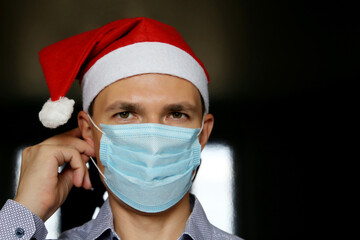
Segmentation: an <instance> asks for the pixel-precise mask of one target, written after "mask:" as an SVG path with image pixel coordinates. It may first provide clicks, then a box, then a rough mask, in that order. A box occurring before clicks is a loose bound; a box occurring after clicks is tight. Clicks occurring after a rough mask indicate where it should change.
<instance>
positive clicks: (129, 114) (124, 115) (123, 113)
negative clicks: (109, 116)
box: [115, 111, 133, 119]
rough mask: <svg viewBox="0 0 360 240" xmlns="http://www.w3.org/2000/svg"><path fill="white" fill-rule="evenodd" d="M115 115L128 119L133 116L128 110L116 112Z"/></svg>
mask: <svg viewBox="0 0 360 240" xmlns="http://www.w3.org/2000/svg"><path fill="white" fill-rule="evenodd" d="M115 116H116V117H118V118H121V119H129V118H132V117H133V114H132V113H131V112H129V111H125V112H119V113H116V114H115Z"/></svg>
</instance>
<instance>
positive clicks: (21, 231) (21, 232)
mask: <svg viewBox="0 0 360 240" xmlns="http://www.w3.org/2000/svg"><path fill="white" fill-rule="evenodd" d="M15 235H16V236H17V237H18V238H22V237H23V236H24V235H25V230H24V229H22V228H17V229H16V230H15Z"/></svg>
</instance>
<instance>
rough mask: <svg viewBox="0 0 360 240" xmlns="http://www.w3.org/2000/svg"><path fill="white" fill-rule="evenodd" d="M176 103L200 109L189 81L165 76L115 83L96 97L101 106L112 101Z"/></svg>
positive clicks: (137, 77) (197, 94) (154, 75)
mask: <svg viewBox="0 0 360 240" xmlns="http://www.w3.org/2000/svg"><path fill="white" fill-rule="evenodd" d="M121 100H123V101H124V100H125V101H130V102H138V103H144V104H145V103H160V102H167V103H176V102H179V101H181V102H183V101H187V102H189V103H192V104H194V105H199V107H200V108H201V97H200V93H199V91H198V89H197V88H196V87H195V86H194V85H193V84H192V83H191V82H189V81H187V80H184V79H182V78H178V77H174V76H170V75H165V74H143V75H137V76H133V77H129V78H125V79H121V80H119V81H116V82H114V83H112V84H110V85H109V86H107V87H106V88H104V89H103V90H102V91H101V92H100V93H99V94H98V96H97V97H96V102H101V106H105V105H109V104H111V103H113V102H114V101H121Z"/></svg>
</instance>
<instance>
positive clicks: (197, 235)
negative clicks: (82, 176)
mask: <svg viewBox="0 0 360 240" xmlns="http://www.w3.org/2000/svg"><path fill="white" fill-rule="evenodd" d="M190 203H191V208H192V211H191V214H190V217H189V218H188V220H187V222H186V226H185V230H184V232H183V234H182V235H181V236H180V238H179V240H182V239H186V236H187V237H190V238H191V239H192V240H208V239H211V233H212V225H211V223H210V222H209V220H208V219H207V217H206V214H205V211H204V209H203V207H202V206H201V204H200V202H199V200H198V199H197V198H196V197H195V196H194V195H192V194H190ZM91 222H92V224H91V226H90V225H89V228H91V229H88V230H89V231H87V232H88V233H89V235H88V237H87V238H86V239H102V238H100V237H103V236H105V235H107V234H108V233H107V230H110V231H109V232H110V234H111V235H112V236H113V237H115V236H116V237H117V238H118V239H120V238H119V237H118V235H117V234H116V232H115V230H114V223H113V215H112V212H111V208H110V204H109V200H108V199H107V200H106V201H105V202H104V204H103V206H102V207H101V209H100V211H99V214H98V215H97V217H96V218H95V219H94V220H93V221H91Z"/></svg>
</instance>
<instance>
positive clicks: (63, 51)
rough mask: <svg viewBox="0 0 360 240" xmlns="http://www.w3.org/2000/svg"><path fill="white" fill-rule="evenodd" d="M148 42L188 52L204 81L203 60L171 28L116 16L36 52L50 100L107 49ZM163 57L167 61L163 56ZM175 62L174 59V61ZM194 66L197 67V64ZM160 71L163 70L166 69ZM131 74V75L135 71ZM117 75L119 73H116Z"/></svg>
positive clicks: (152, 22) (144, 20)
mask: <svg viewBox="0 0 360 240" xmlns="http://www.w3.org/2000/svg"><path fill="white" fill-rule="evenodd" d="M152 42H154V43H164V44H168V45H171V46H173V47H175V48H178V49H179V50H180V51H182V52H185V53H186V54H187V55H189V56H190V57H185V58H192V59H193V60H195V62H196V64H197V65H199V66H200V68H201V69H202V70H201V71H202V72H203V73H204V75H205V77H201V78H206V82H208V81H209V76H208V73H207V71H206V69H205V67H204V65H203V63H202V62H201V61H200V60H199V59H198V58H197V57H196V56H195V54H194V53H193V51H192V50H191V48H190V47H189V46H188V45H187V44H186V42H185V41H184V39H183V38H182V37H181V35H180V34H179V33H178V32H177V30H176V29H175V28H173V27H171V26H169V25H166V24H163V23H161V22H158V21H156V20H153V19H150V18H145V17H138V18H129V19H122V20H117V21H114V22H111V23H109V24H106V25H105V26H103V27H100V28H97V29H95V30H91V31H87V32H84V33H81V34H78V35H75V36H73V37H70V38H67V39H64V40H62V41H60V42H57V43H55V44H52V45H50V46H48V47H46V48H44V49H43V50H41V51H40V52H39V57H40V64H41V66H42V69H43V72H44V76H45V79H46V82H47V85H48V88H49V91H50V96H51V100H52V101H58V100H59V99H61V98H63V97H65V96H66V93H67V92H68V90H69V89H70V87H71V84H72V83H73V81H74V80H75V79H78V80H79V81H80V83H81V82H82V80H83V78H84V76H85V74H86V73H87V72H88V71H89V70H90V69H92V68H93V66H94V65H95V64H96V63H97V62H98V61H99V60H100V59H103V58H104V57H105V56H107V55H109V54H110V53H112V52H114V51H116V50H118V49H122V48H126V47H127V46H131V45H134V44H137V43H152ZM165 51H167V50H165ZM171 51H172V50H171ZM125 57H126V56H125ZM164 60H165V61H168V59H165V58H164ZM181 61H183V60H181ZM122 63H124V61H122ZM110 64H111V63H110ZM177 64H178V63H174V65H177ZM191 64H193V63H191ZM168 65H169V64H168ZM125 67H126V66H124V68H125ZM170 67H172V66H170ZM197 68H198V69H199V67H197ZM196 71H199V70H196ZM149 72H151V70H150V71H149ZM164 73H167V72H166V70H165V71H164ZM133 74H134V75H135V74H136V72H134V73H133ZM170 74H171V73H170ZM197 75H198V74H197ZM117 77H119V76H118V75H117ZM179 77H182V76H179ZM184 78H185V79H187V78H186V77H184ZM119 79H120V78H118V79H115V80H119ZM187 80H189V79H187ZM189 81H191V80H189ZM196 81H198V80H196ZM109 83H111V82H109ZM91 84H93V83H91ZM88 85H89V84H88ZM95 85H96V84H95ZM197 87H198V86H197ZM100 90H101V89H98V91H100ZM206 91H207V90H206ZM83 95H84V90H83ZM92 97H95V96H92ZM203 97H204V96H203ZM206 97H207V96H206Z"/></svg>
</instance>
